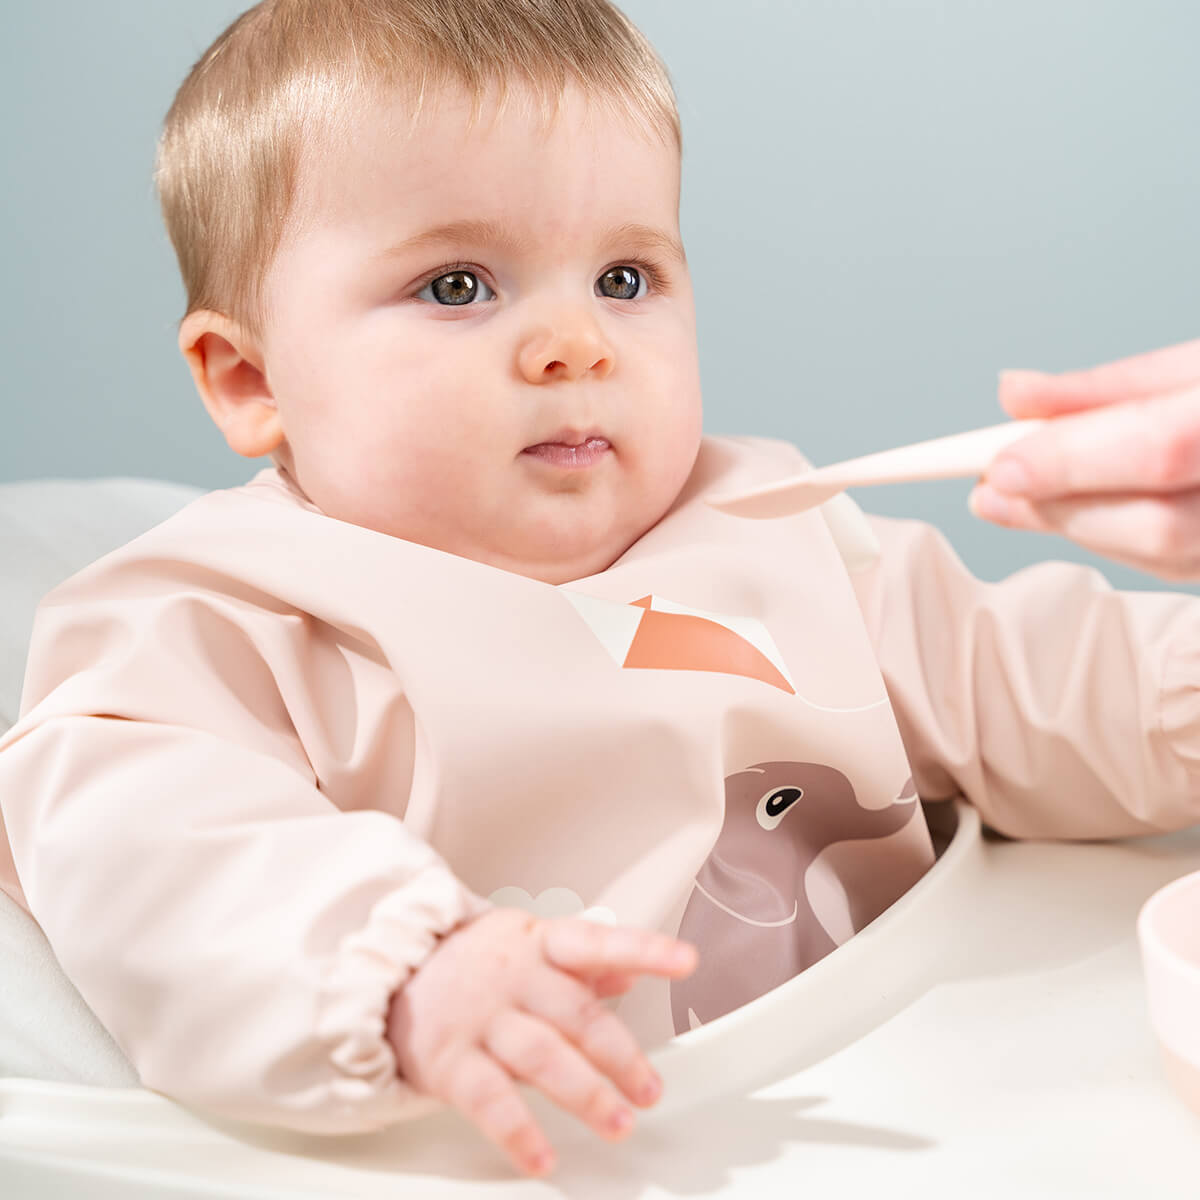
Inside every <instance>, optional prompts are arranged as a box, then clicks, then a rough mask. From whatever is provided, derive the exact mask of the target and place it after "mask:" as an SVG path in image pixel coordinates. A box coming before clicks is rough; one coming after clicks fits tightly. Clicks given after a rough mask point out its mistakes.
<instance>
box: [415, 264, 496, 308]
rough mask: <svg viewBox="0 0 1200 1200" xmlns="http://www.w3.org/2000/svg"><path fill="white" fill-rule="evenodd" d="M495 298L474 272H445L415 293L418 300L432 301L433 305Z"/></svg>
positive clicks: (465, 302)
mask: <svg viewBox="0 0 1200 1200" xmlns="http://www.w3.org/2000/svg"><path fill="white" fill-rule="evenodd" d="M495 298H496V293H495V292H493V291H492V289H491V288H490V287H488V285H487V284H486V283H484V282H483V280H482V279H480V278H479V276H478V275H476V274H475V272H474V271H447V272H446V274H445V275H439V276H438V277H437V278H436V279H431V280H430V281H429V282H428V283H427V284H426V285H425V286H424V287H423V288H422V289H421V290H420V291H419V292H418V293H417V299H418V300H432V301H433V302H434V303H435V304H453V305H463V304H471V303H473V302H474V301H476V300H494V299H495Z"/></svg>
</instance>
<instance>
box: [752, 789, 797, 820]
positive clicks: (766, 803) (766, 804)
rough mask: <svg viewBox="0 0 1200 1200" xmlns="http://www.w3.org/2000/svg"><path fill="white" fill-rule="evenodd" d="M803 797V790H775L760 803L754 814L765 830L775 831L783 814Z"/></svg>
mask: <svg viewBox="0 0 1200 1200" xmlns="http://www.w3.org/2000/svg"><path fill="white" fill-rule="evenodd" d="M803 795H804V789H803V788H795V787H784V788H773V789H772V790H771V791H769V792H767V794H766V795H765V796H763V798H762V799H761V800H759V802H758V808H757V810H756V812H755V814H754V815H755V816H756V817H757V818H758V823H759V824H760V825H761V826H762V827H763V828H764V829H774V828H775V826H776V825H778V824H779V822H780V821H782V820H783V814H784V813H786V812H787V810H788V809H789V808H791V807H792V805H793V804H795V803H796V801H797V800H799V799H800V797H801V796H803Z"/></svg>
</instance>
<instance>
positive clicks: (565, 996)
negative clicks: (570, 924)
mask: <svg viewBox="0 0 1200 1200" xmlns="http://www.w3.org/2000/svg"><path fill="white" fill-rule="evenodd" d="M518 1000H519V1003H520V1005H521V1007H522V1008H523V1009H524V1010H525V1012H527V1013H529V1014H531V1015H532V1016H535V1017H538V1018H540V1019H541V1020H542V1021H545V1022H546V1024H547V1025H551V1026H553V1027H554V1028H555V1029H557V1030H559V1031H560V1032H561V1033H562V1034H564V1035H565V1036H566V1037H567V1039H568V1040H569V1041H570V1042H571V1043H572V1044H573V1045H574V1046H576V1047H577V1048H578V1050H579V1052H580V1053H581V1054H582V1055H583V1056H584V1058H586V1059H587V1060H588V1061H589V1062H590V1063H592V1064H593V1065H594V1066H595V1067H597V1068H598V1069H599V1070H600V1071H601V1072H602V1073H603V1074H604V1075H606V1076H608V1078H609V1079H611V1080H612V1081H613V1083H615V1084H616V1085H617V1087H618V1088H620V1089H621V1091H622V1092H623V1093H624V1094H625V1095H626V1097H628V1099H630V1100H632V1101H633V1102H634V1104H640V1105H642V1106H648V1105H651V1104H653V1103H654V1102H655V1101H656V1100H657V1099H658V1098H659V1096H660V1095H661V1094H662V1081H661V1080H660V1079H659V1077H658V1075H657V1074H656V1073H655V1071H654V1068H653V1067H651V1066H650V1063H649V1062H648V1061H647V1059H646V1056H645V1055H644V1054H643V1053H642V1048H641V1046H639V1045H638V1043H637V1039H636V1038H635V1037H634V1036H633V1034H632V1033H630V1031H629V1028H628V1027H627V1026H626V1024H625V1022H624V1021H622V1020H621V1019H620V1018H619V1017H617V1015H616V1014H615V1013H614V1012H613V1011H612V1009H611V1008H609V1007H608V1005H607V1004H605V1003H604V1002H603V1001H602V1000H600V999H599V997H598V996H597V995H596V993H595V992H594V991H593V990H592V989H591V988H589V987H587V986H586V985H584V984H582V983H580V982H579V981H578V980H577V979H575V978H574V977H573V976H570V975H566V974H564V973H563V972H562V971H557V970H555V969H554V968H553V967H546V968H544V969H543V970H541V971H538V972H535V973H534V974H533V975H531V976H530V977H529V982H528V984H527V985H526V987H525V991H524V992H523V994H522V995H520V996H519V998H518Z"/></svg>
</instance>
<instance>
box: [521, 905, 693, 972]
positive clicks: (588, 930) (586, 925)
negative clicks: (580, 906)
mask: <svg viewBox="0 0 1200 1200" xmlns="http://www.w3.org/2000/svg"><path fill="white" fill-rule="evenodd" d="M542 954H543V955H544V956H545V958H546V961H547V962H550V963H553V964H554V966H556V967H559V968H561V969H562V970H564V971H570V972H572V973H576V974H581V975H585V976H595V975H605V974H608V973H610V972H624V973H629V972H633V973H635V974H647V975H662V976H666V977H667V978H668V979H682V978H684V977H685V976H687V975H690V974H691V973H692V972H693V971H694V970H695V969H696V961H697V955H696V948H695V946H692V945H689V944H688V943H687V942H681V941H678V940H676V939H675V938H673V937H668V936H667V935H666V934H663V933H654V932H652V931H651V930H648V929H634V928H632V927H630V926H627V925H598V924H596V923H595V922H594V921H581V920H579V919H575V918H559V919H557V920H551V921H546V922H545V923H544V924H543V926H542Z"/></svg>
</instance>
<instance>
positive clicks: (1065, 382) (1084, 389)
mask: <svg viewBox="0 0 1200 1200" xmlns="http://www.w3.org/2000/svg"><path fill="white" fill-rule="evenodd" d="M1197 383H1200V339H1197V340H1196V341H1193V342H1183V343H1182V344H1181V345H1178V346H1167V347H1165V348H1164V349H1162V350H1151V351H1150V352H1149V353H1148V354H1138V355H1135V356H1134V357H1132V358H1123V359H1120V360H1118V361H1117V362H1111V363H1106V364H1104V365H1103V366H1099V367H1091V368H1089V369H1088V370H1085V371H1067V372H1064V373H1062V374H1059V375H1050V374H1046V373H1044V372H1042V371H1001V372H1000V383H999V398H1000V403H1001V405H1002V406H1003V408H1004V410H1005V411H1006V412H1007V413H1008V414H1009V415H1010V416H1012V417H1055V416H1061V415H1062V414H1064V413H1072V412H1078V411H1080V410H1081V409H1086V408H1095V407H1097V406H1098V405H1106V404H1113V403H1119V402H1121V401H1124V400H1137V399H1140V398H1142V397H1144V396H1153V395H1156V394H1159V393H1162V392H1175V391H1180V390H1181V389H1183V388H1186V387H1189V386H1190V385H1192V384H1197Z"/></svg>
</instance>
